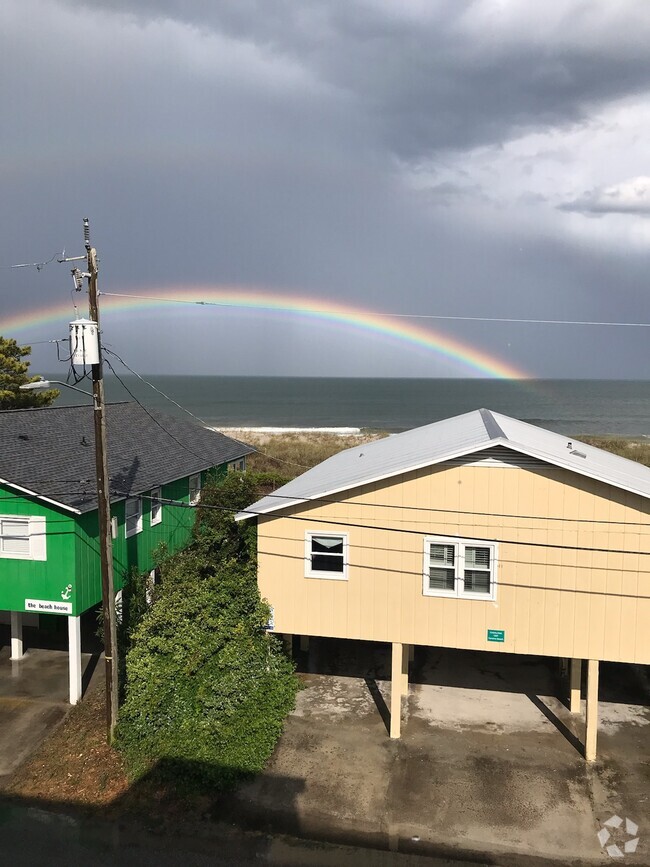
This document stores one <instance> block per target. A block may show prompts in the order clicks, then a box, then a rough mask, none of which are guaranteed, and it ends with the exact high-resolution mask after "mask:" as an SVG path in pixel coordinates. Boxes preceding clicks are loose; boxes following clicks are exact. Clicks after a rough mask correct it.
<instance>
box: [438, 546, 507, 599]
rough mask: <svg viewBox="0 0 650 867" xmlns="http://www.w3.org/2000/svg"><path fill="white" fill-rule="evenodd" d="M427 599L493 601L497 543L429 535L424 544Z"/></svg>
mask: <svg viewBox="0 0 650 867" xmlns="http://www.w3.org/2000/svg"><path fill="white" fill-rule="evenodd" d="M423 592H424V594H425V596H456V597H465V598H468V599H494V598H495V595H496V544H487V545H486V544H485V543H480V542H475V541H472V540H470V539H453V538H447V537H436V536H429V537H427V538H426V539H425V542H424V583H423Z"/></svg>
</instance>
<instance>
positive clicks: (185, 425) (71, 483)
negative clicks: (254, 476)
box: [0, 403, 252, 512]
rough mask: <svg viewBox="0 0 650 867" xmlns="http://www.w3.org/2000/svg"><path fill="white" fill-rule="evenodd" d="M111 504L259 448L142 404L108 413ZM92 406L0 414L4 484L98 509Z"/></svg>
mask: <svg viewBox="0 0 650 867" xmlns="http://www.w3.org/2000/svg"><path fill="white" fill-rule="evenodd" d="M106 429H107V440H108V472H109V476H110V485H111V492H112V493H111V499H113V500H119V499H123V497H124V496H128V495H130V494H139V493H142V492H143V491H148V490H150V489H151V488H152V487H155V486H157V485H161V484H165V483H167V482H172V481H174V480H176V479H180V478H183V477H184V476H188V475H190V474H191V473H197V472H199V471H200V470H205V469H208V468H209V467H213V466H216V465H218V464H222V463H225V462H226V461H234V460H237V459H238V458H241V457H243V456H244V455H246V454H249V453H250V452H251V451H252V449H251V448H249V447H248V446H246V445H244V444H243V443H239V442H237V441H236V440H233V439H231V438H230V437H227V436H225V435H224V434H221V433H218V432H216V431H212V430H209V429H208V428H205V427H203V426H202V425H200V424H197V423H194V422H191V421H185V420H184V419H178V418H175V417H173V416H169V415H166V414H164V413H160V412H157V411H154V410H147V411H145V410H144V409H142V407H140V406H139V405H138V404H136V403H113V404H108V405H107V407H106ZM95 478H96V477H95V435H94V427H93V409H92V407H91V406H61V407H47V408H45V409H23V410H6V411H4V412H0V479H1V480H3V481H5V482H8V483H9V484H13V485H16V486H19V487H21V488H23V489H25V490H28V491H30V492H32V493H35V494H38V495H39V496H41V497H45V498H47V499H49V500H53V501H54V502H56V503H61V504H62V505H65V506H69V507H71V508H73V509H75V510H78V511H80V512H88V511H91V510H92V509H96V508H97V497H96V490H95Z"/></svg>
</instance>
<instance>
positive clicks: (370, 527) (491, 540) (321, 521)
mask: <svg viewBox="0 0 650 867" xmlns="http://www.w3.org/2000/svg"><path fill="white" fill-rule="evenodd" d="M113 492H114V493H117V494H118V495H120V496H127V494H125V493H124V492H121V491H119V490H116V489H113ZM140 496H142V497H146V495H145V494H141V495H140ZM148 499H151V498H150V497H148ZM162 502H163V505H165V504H166V505H169V506H176V507H179V508H185V509H187V508H191V509H197V508H198V509H209V510H215V511H221V512H230V513H233V514H243V515H250V516H251V517H262V518H264V517H266V514H265V513H264V512H256V511H254V510H253V509H234V508H231V507H229V506H217V505H213V504H204V503H197V504H189V503H184V502H182V501H181V500H172V499H165V498H163V500H162ZM282 520H286V521H303V522H305V523H310V524H320V525H321V526H322V525H323V524H326V525H328V526H332V527H353V528H355V529H359V530H381V531H382V532H386V533H402V534H404V535H409V536H418V537H420V538H421V537H422V536H423V535H426V534H423V533H422V531H421V530H409V529H407V528H401V527H385V526H382V525H377V524H374V525H371V524H358V523H355V522H353V521H337V520H333V519H331V518H307V517H305V516H303V515H283V516H282ZM473 540H474V541H476V542H485V543H486V544H494V543H496V542H498V543H499V544H502V545H521V546H523V547H526V548H553V549H554V550H560V551H581V552H588V553H592V554H627V555H630V556H633V557H636V556H644V557H650V551H627V550H624V549H620V548H595V547H592V546H584V545H560V544H558V543H555V542H548V543H547V542H527V541H520V540H516V539H502V538H480V537H473ZM522 565H525V564H522ZM613 571H616V570H613Z"/></svg>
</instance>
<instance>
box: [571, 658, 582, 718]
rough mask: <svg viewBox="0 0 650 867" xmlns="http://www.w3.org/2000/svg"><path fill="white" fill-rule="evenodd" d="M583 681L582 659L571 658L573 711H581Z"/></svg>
mask: <svg viewBox="0 0 650 867" xmlns="http://www.w3.org/2000/svg"><path fill="white" fill-rule="evenodd" d="M581 682H582V660H581V659H572V660H571V671H570V674H569V710H570V711H571V713H580V707H581V706H580V684H581Z"/></svg>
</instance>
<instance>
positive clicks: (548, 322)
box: [101, 292, 650, 328]
mask: <svg viewBox="0 0 650 867" xmlns="http://www.w3.org/2000/svg"><path fill="white" fill-rule="evenodd" d="M101 294H102V295H106V296H110V297H114V298H137V299H140V300H145V301H163V302H167V303H170V304H195V305H198V306H200V307H238V308H248V305H246V304H243V303H237V302H236V301H197V300H192V299H190V298H158V297H155V296H153V295H134V294H131V293H129V292H102V293H101ZM255 309H256V310H273V311H276V312H277V310H278V308H277V307H274V306H273V305H272V304H268V305H264V304H256V305H255ZM291 310H292V312H295V313H301V312H302V313H323V314H327V313H331V311H330V310H315V309H314V308H313V307H292V308H291ZM375 314H376V315H377V316H388V317H391V318H397V319H436V320H444V321H448V322H506V323H512V324H523V325H587V326H607V327H622V328H650V322H605V321H602V322H601V321H597V320H588V319H526V318H522V319H515V318H512V317H505V316H452V315H443V314H438V313H394V312H390V311H380V312H376V311H375Z"/></svg>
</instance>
